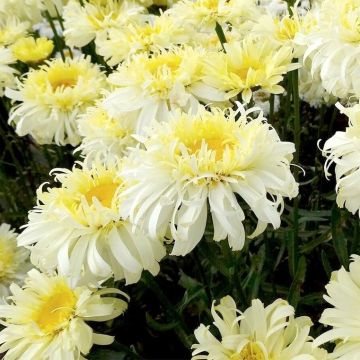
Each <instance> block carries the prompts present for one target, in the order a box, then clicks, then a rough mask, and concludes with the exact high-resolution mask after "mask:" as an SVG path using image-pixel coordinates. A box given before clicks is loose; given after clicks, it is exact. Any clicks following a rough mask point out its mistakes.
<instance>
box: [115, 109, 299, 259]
mask: <svg viewBox="0 0 360 360" xmlns="http://www.w3.org/2000/svg"><path fill="white" fill-rule="evenodd" d="M238 106H239V109H238V110H237V111H236V112H235V111H233V110H231V109H226V110H224V111H223V110H220V109H217V108H212V109H211V111H207V110H206V109H204V108H201V109H199V111H198V113H197V114H195V115H190V114H188V113H181V112H180V111H176V112H174V113H173V114H172V117H173V118H172V119H171V120H170V121H169V122H168V123H156V124H154V126H153V128H152V129H149V131H148V132H147V135H148V137H147V138H144V139H143V140H142V142H143V145H144V147H145V149H144V150H143V149H141V148H140V147H138V148H136V149H134V150H133V154H132V155H133V158H135V159H138V164H137V166H134V167H133V168H126V169H124V177H126V178H127V181H128V182H129V185H128V189H127V190H125V191H124V193H123V196H124V198H125V200H124V206H123V207H122V209H121V211H122V213H123V214H124V216H129V217H130V221H131V222H133V223H135V224H136V225H139V226H142V227H143V228H144V229H145V231H147V232H148V233H149V234H150V235H151V236H152V237H154V238H156V237H160V238H161V237H163V236H165V234H168V233H170V234H171V236H172V238H173V239H174V240H175V241H174V247H173V250H172V254H173V255H186V254H188V253H189V252H190V251H191V250H192V249H193V248H194V247H195V246H196V245H197V243H198V242H199V241H200V240H201V238H202V236H203V235H204V231H205V226H206V223H207V218H208V211H207V209H208V207H209V209H210V212H211V217H212V222H213V226H214V240H215V241H220V240H223V239H226V238H228V241H229V245H230V247H231V248H232V249H233V250H240V249H241V248H242V247H243V245H244V240H245V230H244V226H243V223H242V222H243V220H244V218H245V215H244V212H243V210H242V208H241V205H240V204H239V202H238V200H237V198H236V195H239V196H240V197H241V199H242V200H243V201H245V202H246V203H247V204H248V205H249V206H250V209H251V210H252V211H253V212H254V214H255V216H256V217H257V219H258V226H257V229H256V231H255V232H254V233H253V236H256V235H257V234H260V233H261V232H262V231H264V230H265V228H266V226H267V224H268V223H270V224H272V225H273V227H274V228H278V227H279V226H280V214H281V212H282V210H283V197H284V196H287V197H294V196H296V195H297V192H298V185H297V183H296V182H295V180H294V178H293V176H292V174H291V172H290V162H291V160H292V153H293V152H294V151H295V148H294V144H292V143H287V142H281V141H280V139H279V137H278V135H277V133H276V131H275V130H274V129H273V128H272V127H271V126H270V125H269V124H268V123H267V122H266V120H265V119H264V117H263V116H262V113H260V114H258V115H257V116H255V115H254V114H253V113H254V112H258V110H259V109H257V108H251V109H249V110H245V109H244V108H243V107H242V105H240V104H238ZM251 115H252V116H253V117H251Z"/></svg>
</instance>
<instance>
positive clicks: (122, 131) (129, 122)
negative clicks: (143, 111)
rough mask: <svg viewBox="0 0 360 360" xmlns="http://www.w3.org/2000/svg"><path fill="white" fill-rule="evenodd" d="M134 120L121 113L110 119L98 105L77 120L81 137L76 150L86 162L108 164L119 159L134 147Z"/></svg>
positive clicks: (131, 115) (131, 116)
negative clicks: (130, 147) (128, 149)
mask: <svg viewBox="0 0 360 360" xmlns="http://www.w3.org/2000/svg"><path fill="white" fill-rule="evenodd" d="M135 125H136V119H135V118H134V116H133V114H131V113H130V114H129V113H123V114H120V115H118V116H116V117H112V116H110V115H109V114H108V112H107V111H106V110H105V109H104V107H103V106H102V105H101V104H100V103H99V104H98V105H97V106H94V107H91V108H89V109H88V110H87V112H86V113H85V114H83V115H82V116H80V118H79V133H80V135H81V137H82V141H81V145H80V146H79V147H78V150H80V151H81V153H82V154H83V155H84V156H85V158H86V160H85V162H88V161H93V160H96V159H100V160H101V161H104V162H109V161H111V159H114V158H116V157H118V158H121V157H122V156H124V155H125V154H126V152H127V148H128V147H129V146H132V145H135V144H136V140H135V139H134V137H133V134H134V133H135Z"/></svg>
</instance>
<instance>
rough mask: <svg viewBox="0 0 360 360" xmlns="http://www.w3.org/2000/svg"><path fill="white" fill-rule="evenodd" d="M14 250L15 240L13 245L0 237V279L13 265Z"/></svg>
mask: <svg viewBox="0 0 360 360" xmlns="http://www.w3.org/2000/svg"><path fill="white" fill-rule="evenodd" d="M15 250H16V247H15V242H14V246H11V244H7V243H6V242H5V240H2V239H0V279H2V278H5V277H6V276H7V274H8V271H9V269H10V268H11V266H12V265H13V262H14V251H15Z"/></svg>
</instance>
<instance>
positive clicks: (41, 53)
mask: <svg viewBox="0 0 360 360" xmlns="http://www.w3.org/2000/svg"><path fill="white" fill-rule="evenodd" d="M53 50H54V43H53V42H52V41H51V40H49V39H47V38H43V37H41V38H38V39H35V38H33V37H25V38H20V39H19V40H17V41H16V42H15V43H14V44H13V45H12V46H11V51H12V52H13V54H14V56H15V57H16V59H17V60H20V61H22V62H24V63H30V64H34V63H35V64H36V63H38V62H40V61H43V60H45V59H47V58H48V57H49V56H50V54H51V53H52V51H53Z"/></svg>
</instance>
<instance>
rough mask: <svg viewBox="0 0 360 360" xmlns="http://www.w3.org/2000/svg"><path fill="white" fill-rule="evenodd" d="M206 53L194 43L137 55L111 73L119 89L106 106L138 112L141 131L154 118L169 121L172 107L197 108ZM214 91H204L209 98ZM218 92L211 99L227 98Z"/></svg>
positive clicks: (111, 111)
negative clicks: (197, 90)
mask: <svg viewBox="0 0 360 360" xmlns="http://www.w3.org/2000/svg"><path fill="white" fill-rule="evenodd" d="M204 55H205V50H203V49H199V48H195V49H193V48H191V47H181V48H179V47H173V48H171V49H170V50H165V49H163V50H161V51H157V52H155V53H154V54H153V55H152V56H151V57H149V56H148V55H147V54H139V55H135V56H134V57H132V58H131V59H130V60H128V61H126V62H124V63H123V64H121V65H120V66H119V67H118V69H117V71H116V72H115V73H113V74H111V75H110V76H109V81H110V83H111V84H112V85H113V86H114V87H115V90H114V91H113V92H111V93H110V95H109V96H107V97H106V98H105V100H104V107H105V108H106V109H107V111H108V112H109V114H110V115H111V116H117V115H118V114H120V113H124V112H135V113H136V115H137V128H136V132H137V133H142V132H143V131H144V128H145V126H147V125H148V124H149V123H150V122H151V121H152V120H153V119H157V120H159V121H166V120H167V119H168V118H169V111H170V110H172V109H176V108H181V109H184V110H186V111H190V110H192V111H193V110H196V108H197V106H198V105H199V101H198V98H197V97H195V96H194V95H193V93H194V92H195V87H196V85H197V83H198V82H199V80H200V77H201V74H202V59H203V57H204ZM213 93H215V92H212V93H210V95H209V93H203V95H204V97H208V98H209V97H211V96H212V95H213ZM215 95H216V96H215V97H213V98H211V99H208V100H213V101H214V100H219V101H221V100H224V97H219V96H217V94H215Z"/></svg>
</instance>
